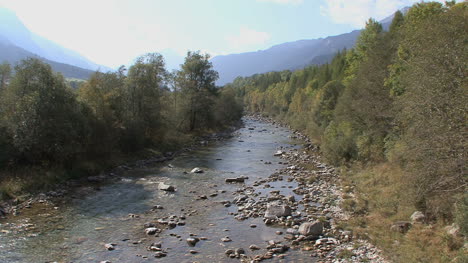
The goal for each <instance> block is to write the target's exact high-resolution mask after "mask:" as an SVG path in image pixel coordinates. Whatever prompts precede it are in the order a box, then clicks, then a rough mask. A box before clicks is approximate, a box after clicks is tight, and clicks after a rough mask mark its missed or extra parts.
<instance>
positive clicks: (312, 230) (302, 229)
mask: <svg viewBox="0 0 468 263" xmlns="http://www.w3.org/2000/svg"><path fill="white" fill-rule="evenodd" d="M298 232H299V234H301V235H304V236H320V235H321V234H322V233H323V223H322V222H320V221H315V222H307V223H302V224H301V225H300V226H299V230H298Z"/></svg>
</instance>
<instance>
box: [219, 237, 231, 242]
mask: <svg viewBox="0 0 468 263" xmlns="http://www.w3.org/2000/svg"><path fill="white" fill-rule="evenodd" d="M221 241H223V242H231V241H232V239H231V238H229V237H223V238H221Z"/></svg>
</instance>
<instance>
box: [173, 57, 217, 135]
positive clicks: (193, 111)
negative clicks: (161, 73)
mask: <svg viewBox="0 0 468 263" xmlns="http://www.w3.org/2000/svg"><path fill="white" fill-rule="evenodd" d="M209 58H210V56H209V55H208V54H204V55H203V54H201V53H200V52H199V51H197V52H190V51H189V52H188V53H187V56H186V57H185V62H184V64H183V65H182V69H181V70H180V71H179V72H178V74H177V83H178V85H179V86H180V88H181V92H182V95H183V98H182V107H183V111H184V114H183V115H184V116H183V120H184V122H186V123H187V129H188V130H189V131H194V130H196V129H198V128H201V127H202V124H205V125H209V123H210V120H211V117H212V115H211V114H212V111H211V110H212V107H213V96H214V95H215V94H216V85H215V81H216V80H217V79H218V72H216V71H215V70H214V69H213V65H212V64H211V62H210V61H209Z"/></svg>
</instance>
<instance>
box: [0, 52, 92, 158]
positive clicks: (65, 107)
mask: <svg viewBox="0 0 468 263" xmlns="http://www.w3.org/2000/svg"><path fill="white" fill-rule="evenodd" d="M15 72H16V74H15V76H14V77H13V79H12V81H11V84H10V85H9V86H8V87H7V88H6V89H5V91H4V98H3V99H4V112H3V113H4V124H5V127H6V129H7V131H8V133H9V134H11V138H12V144H13V146H14V147H15V149H16V150H17V151H18V154H19V155H20V156H19V158H24V159H25V160H27V161H28V162H33V163H38V162H39V163H40V162H46V163H48V162H65V161H68V160H70V159H72V158H73V157H74V156H76V155H77V154H80V153H81V151H82V150H83V144H82V142H83V141H85V140H86V137H87V134H88V130H87V124H86V120H85V119H84V118H83V114H82V111H83V107H82V105H80V104H79V103H78V102H77V101H76V98H75V95H74V93H73V92H72V91H71V90H70V89H69V88H68V87H67V86H66V84H65V81H64V79H63V77H62V76H61V75H54V74H53V73H52V70H51V68H50V66H48V65H46V64H44V63H42V62H41V61H39V60H37V59H28V60H25V61H22V63H20V64H19V65H18V66H16V67H15Z"/></svg>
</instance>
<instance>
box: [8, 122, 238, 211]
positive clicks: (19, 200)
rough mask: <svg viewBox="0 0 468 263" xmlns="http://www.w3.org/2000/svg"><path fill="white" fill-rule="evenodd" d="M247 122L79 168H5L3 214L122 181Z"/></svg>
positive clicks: (88, 163)
mask: <svg viewBox="0 0 468 263" xmlns="http://www.w3.org/2000/svg"><path fill="white" fill-rule="evenodd" d="M242 126H243V123H242V121H239V122H237V123H236V124H235V125H233V126H230V127H227V128H225V129H223V130H222V131H219V132H212V133H205V134H203V135H194V136H192V137H191V139H187V138H185V139H184V140H183V141H188V143H187V142H186V143H183V144H182V146H181V147H177V148H178V149H176V150H175V151H168V152H164V153H160V152H158V151H155V150H150V149H148V150H145V151H144V152H139V153H135V154H132V155H130V154H129V155H122V154H119V155H116V156H114V157H112V158H111V159H107V160H99V161H94V162H91V161H88V162H86V163H85V164H83V165H84V166H86V168H82V169H79V171H67V170H65V169H63V168H50V169H45V168H39V167H32V168H24V169H17V170H14V171H13V172H8V171H3V173H4V175H3V176H1V177H0V193H1V192H2V191H4V193H3V194H1V195H0V196H2V195H5V197H3V198H0V218H2V217H5V216H7V215H9V214H11V215H17V214H18V213H19V212H20V211H21V210H22V209H24V208H29V207H30V206H31V205H32V204H34V203H44V202H47V201H48V200H50V199H54V198H63V197H64V196H66V195H67V193H68V192H70V191H71V190H73V189H76V188H78V187H81V186H92V187H96V189H99V187H98V186H99V185H100V184H105V183H109V182H112V181H114V182H115V181H118V180H120V179H121V174H122V173H124V172H127V171H131V170H133V169H137V168H142V167H146V166H149V165H155V164H161V163H164V162H168V161H170V160H172V159H174V158H175V157H177V156H179V155H181V154H185V153H189V152H190V151H193V150H196V149H197V148H199V147H201V146H205V145H207V144H208V142H212V141H219V140H224V139H226V138H229V137H231V136H232V133H233V132H234V131H235V130H237V129H239V128H240V127H242ZM38 174H40V175H41V176H37V175H38Z"/></svg>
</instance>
